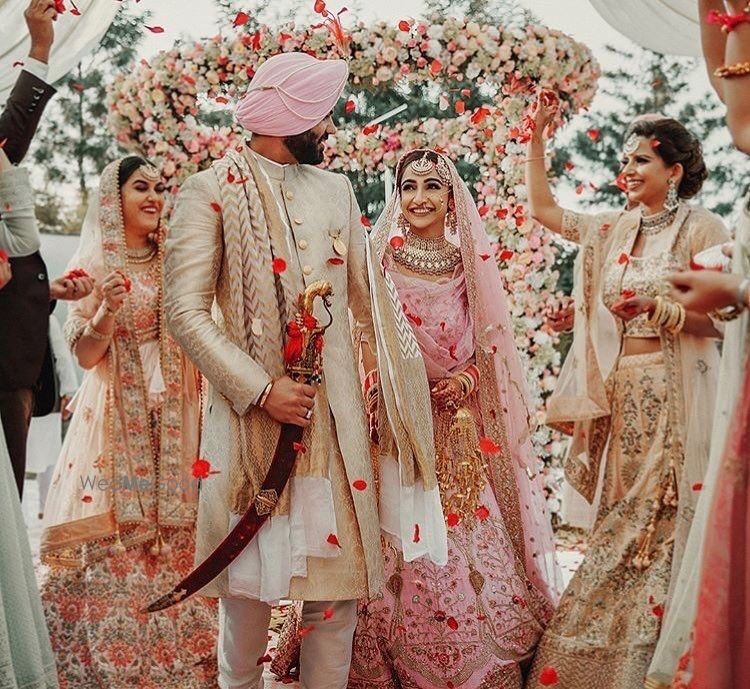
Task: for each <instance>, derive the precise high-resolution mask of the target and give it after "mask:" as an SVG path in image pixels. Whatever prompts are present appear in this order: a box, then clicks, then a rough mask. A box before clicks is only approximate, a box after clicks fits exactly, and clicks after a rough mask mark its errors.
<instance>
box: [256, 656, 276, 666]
mask: <svg viewBox="0 0 750 689" xmlns="http://www.w3.org/2000/svg"><path fill="white" fill-rule="evenodd" d="M272 660H273V658H271V656H270V655H268V653H266V655H264V656H261V657H260V658H258V661H257V662H256V663H255V664H256V665H263V663H270V662H271V661H272Z"/></svg>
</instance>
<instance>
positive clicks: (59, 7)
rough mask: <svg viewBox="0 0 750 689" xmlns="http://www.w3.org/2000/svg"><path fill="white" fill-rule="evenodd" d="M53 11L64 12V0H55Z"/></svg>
mask: <svg viewBox="0 0 750 689" xmlns="http://www.w3.org/2000/svg"><path fill="white" fill-rule="evenodd" d="M55 12H57V13H58V14H63V13H64V12H65V2H64V0H55Z"/></svg>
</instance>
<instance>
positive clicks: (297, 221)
mask: <svg viewBox="0 0 750 689" xmlns="http://www.w3.org/2000/svg"><path fill="white" fill-rule="evenodd" d="M294 224H295V225H301V224H302V219H301V218H295V219H294Z"/></svg>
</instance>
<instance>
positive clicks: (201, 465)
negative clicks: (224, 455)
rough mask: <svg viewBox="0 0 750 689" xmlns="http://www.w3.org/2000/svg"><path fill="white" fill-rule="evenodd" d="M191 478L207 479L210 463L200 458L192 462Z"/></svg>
mask: <svg viewBox="0 0 750 689" xmlns="http://www.w3.org/2000/svg"><path fill="white" fill-rule="evenodd" d="M191 471H192V473H193V478H198V479H204V478H208V476H209V474H210V473H211V462H209V461H208V460H206V459H201V458H200V457H199V458H198V459H196V460H195V461H194V462H193V466H192V467H191Z"/></svg>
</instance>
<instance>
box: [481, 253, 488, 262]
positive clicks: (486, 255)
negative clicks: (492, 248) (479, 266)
mask: <svg viewBox="0 0 750 689" xmlns="http://www.w3.org/2000/svg"><path fill="white" fill-rule="evenodd" d="M489 257H490V255H489V254H479V258H481V259H482V260H483V261H486V260H487V259H488V258H489Z"/></svg>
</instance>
